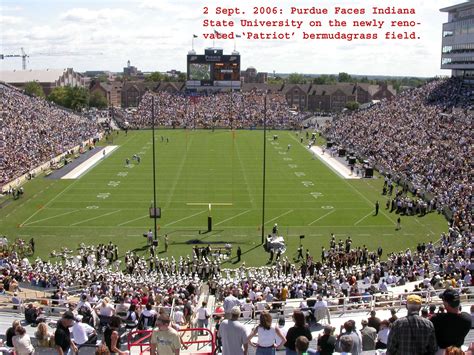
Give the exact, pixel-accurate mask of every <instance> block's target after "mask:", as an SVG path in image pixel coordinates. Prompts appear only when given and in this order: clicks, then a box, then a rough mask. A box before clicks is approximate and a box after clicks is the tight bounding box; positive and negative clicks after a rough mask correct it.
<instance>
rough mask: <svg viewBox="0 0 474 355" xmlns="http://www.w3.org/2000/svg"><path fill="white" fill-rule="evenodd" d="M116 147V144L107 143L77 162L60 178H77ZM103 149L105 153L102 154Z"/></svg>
mask: <svg viewBox="0 0 474 355" xmlns="http://www.w3.org/2000/svg"><path fill="white" fill-rule="evenodd" d="M117 148H118V145H108V146H106V147H105V148H104V149H101V150H100V151H98V152H97V153H95V154H94V155H92V156H91V157H90V158H88V159H87V160H86V161H85V162H83V163H81V164H79V165H78V166H76V167H75V168H74V169H72V170H71V171H70V172H69V173H67V174H66V175H64V176H63V177H62V178H61V179H78V178H79V177H81V176H82V175H84V174H85V173H86V172H88V171H89V170H90V169H91V168H93V167H94V166H95V165H96V164H98V163H99V162H100V161H101V160H102V159H104V158H105V157H106V156H107V155H109V154H110V153H112V152H113V151H114V150H115V149H117ZM104 151H105V155H104Z"/></svg>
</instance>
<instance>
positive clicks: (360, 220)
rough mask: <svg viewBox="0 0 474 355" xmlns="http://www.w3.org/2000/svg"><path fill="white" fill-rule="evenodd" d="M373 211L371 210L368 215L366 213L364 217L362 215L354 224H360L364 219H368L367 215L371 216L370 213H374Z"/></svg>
mask: <svg viewBox="0 0 474 355" xmlns="http://www.w3.org/2000/svg"><path fill="white" fill-rule="evenodd" d="M372 214H373V212H370V213H369V214H368V215H365V216H364V217H362V218H361V219H359V220H358V221H357V222H355V223H354V225H355V226H356V225H358V224H359V223H360V222H362V221H363V220H364V219H366V218H367V217H369V216H370V215H372Z"/></svg>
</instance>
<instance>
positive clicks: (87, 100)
mask: <svg viewBox="0 0 474 355" xmlns="http://www.w3.org/2000/svg"><path fill="white" fill-rule="evenodd" d="M25 93H26V94H28V95H33V96H36V97H41V98H44V99H46V100H48V101H52V102H54V103H55V104H57V105H60V106H62V107H66V108H69V109H71V110H75V111H80V110H82V109H85V108H90V107H96V108H98V109H104V108H106V107H107V99H106V97H105V96H104V94H103V93H101V92H99V91H94V92H92V93H89V90H87V89H86V88H82V87H77V86H58V87H55V88H54V89H53V90H51V92H50V93H49V95H47V96H46V94H45V92H44V90H43V87H42V86H41V85H40V84H39V83H38V82H36V81H31V82H29V83H27V84H26V85H25Z"/></svg>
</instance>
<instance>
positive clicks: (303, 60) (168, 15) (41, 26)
mask: <svg viewBox="0 0 474 355" xmlns="http://www.w3.org/2000/svg"><path fill="white" fill-rule="evenodd" d="M460 2H462V1H460V0H458V1H455V0H418V1H413V0H397V1H395V0H392V1H388V0H386V1H381V0H319V1H315V0H273V1H270V0H254V1H251V2H250V1H245V0H244V1H239V2H238V1H233V0H180V1H177V0H175V1H173V0H156V1H155V0H129V1H125V0H119V1H117V0H114V1H112V0H96V1H89V0H86V1H79V0H62V1H61V0H29V1H26V0H0V37H1V50H0V52H1V53H3V54H17V53H19V52H20V47H23V48H24V49H25V52H26V53H27V54H29V55H30V58H28V62H27V66H28V68H29V69H45V68H63V67H72V68H74V69H75V70H76V71H85V70H111V71H121V70H122V68H123V67H124V66H125V65H126V62H127V60H130V61H131V63H132V65H135V66H137V67H138V68H139V69H140V70H143V71H167V70H170V69H177V70H185V68H186V54H187V51H188V50H190V49H191V38H192V35H193V34H197V35H198V36H199V38H197V39H195V41H194V47H195V50H196V51H197V52H202V51H203V50H204V48H206V47H210V46H212V44H213V42H212V40H205V39H204V38H203V37H202V33H206V32H212V29H207V30H206V29H204V28H203V27H202V21H203V20H204V19H205V18H210V19H218V17H217V16H215V15H214V16H207V17H206V16H205V15H203V9H202V7H203V6H208V7H209V9H210V10H211V12H213V10H214V9H215V8H216V7H217V6H222V7H236V6H237V7H239V8H240V9H241V10H242V11H246V12H247V13H248V14H250V13H251V12H252V7H253V6H278V7H279V8H281V9H283V11H289V8H290V7H291V6H297V7H311V6H316V7H326V8H328V9H330V12H332V8H333V7H334V6H341V7H353V8H366V9H371V7H372V6H380V7H386V6H396V7H400V8H405V7H407V8H412V7H414V8H415V10H416V13H417V14H416V15H414V16H411V17H407V18H406V19H408V20H411V19H413V20H416V21H417V22H420V25H419V26H417V28H416V31H417V35H419V36H420V37H421V38H420V39H419V40H413V41H397V40H395V41H394V40H381V41H352V42H347V41H336V40H333V41H330V40H329V41H324V42H323V41H311V40H303V39H301V38H300V37H301V36H300V35H297V36H296V37H297V38H296V39H294V40H289V41H282V40H266V41H252V40H246V39H243V38H242V39H237V41H236V46H237V50H238V51H239V52H240V53H241V56H242V68H246V67H248V66H253V67H255V68H257V70H258V71H267V72H270V73H271V72H273V71H276V72H280V73H292V72H299V73H321V74H330V73H338V72H341V71H344V72H348V73H351V74H368V75H400V76H436V75H449V71H445V70H440V69H439V67H440V52H441V25H442V23H443V22H446V21H447V14H446V13H441V12H439V9H440V8H443V7H447V6H450V5H454V4H456V3H460ZM368 12H370V11H368ZM252 16H253V15H245V16H244V15H238V16H235V17H234V18H233V19H234V20H237V21H238V20H239V19H241V18H246V19H254V18H255V17H252ZM222 18H223V17H221V19H222ZM281 18H289V19H295V20H304V21H305V22H306V21H309V20H313V19H319V20H322V21H327V20H328V19H329V18H335V16H334V15H331V16H327V17H321V16H320V17H318V16H316V15H314V16H290V15H286V16H280V15H268V16H264V15H261V16H260V17H259V19H262V20H278V19H281ZM375 18H376V19H378V20H384V21H386V23H388V21H391V20H393V19H402V20H403V19H405V17H403V16H391V15H384V16H381V17H374V15H372V14H366V15H364V16H359V17H357V18H356V17H350V16H348V17H345V18H341V17H339V19H345V20H347V21H351V20H353V19H364V20H371V19H375ZM228 19H232V18H228ZM216 29H217V30H218V31H220V32H228V31H230V30H232V29H223V28H217V27H216ZM234 30H235V31H236V32H237V33H241V32H242V31H245V29H243V28H241V27H240V26H237V27H236V28H235V29H234ZM304 30H306V31H307V32H315V31H316V30H319V31H325V32H333V31H334V29H330V28H325V29H311V28H309V27H306V28H305V29H304ZM353 30H354V29H353ZM394 30H396V31H399V32H404V31H408V32H411V31H412V30H413V29H411V28H409V29H406V28H399V29H394ZM265 31H273V30H270V29H265ZM344 31H347V32H351V29H350V28H348V29H346V30H344ZM367 31H369V32H373V31H371V30H368V29H365V30H364V32H367ZM356 32H360V30H356ZM385 32H386V31H385V29H384V31H382V32H378V33H379V35H383V34H384V33H385ZM215 44H216V46H219V47H222V48H223V49H224V52H226V53H229V52H231V51H232V50H233V47H234V41H232V40H217V41H216V42H215ZM0 67H1V69H2V70H6V69H21V59H20V58H8V59H5V60H3V61H0Z"/></svg>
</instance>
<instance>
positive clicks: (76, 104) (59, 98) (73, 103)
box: [48, 86, 89, 110]
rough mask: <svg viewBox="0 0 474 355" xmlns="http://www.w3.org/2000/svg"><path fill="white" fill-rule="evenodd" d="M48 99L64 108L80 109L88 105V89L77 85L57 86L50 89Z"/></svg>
mask: <svg viewBox="0 0 474 355" xmlns="http://www.w3.org/2000/svg"><path fill="white" fill-rule="evenodd" d="M48 100H50V101H53V102H54V103H56V104H57V105H60V106H63V107H66V108H70V109H73V110H80V109H82V108H84V107H87V106H89V91H87V90H86V89H85V88H81V87H78V86H75V87H72V86H59V87H56V88H54V89H53V90H52V91H51V93H50V94H49V95H48Z"/></svg>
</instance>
